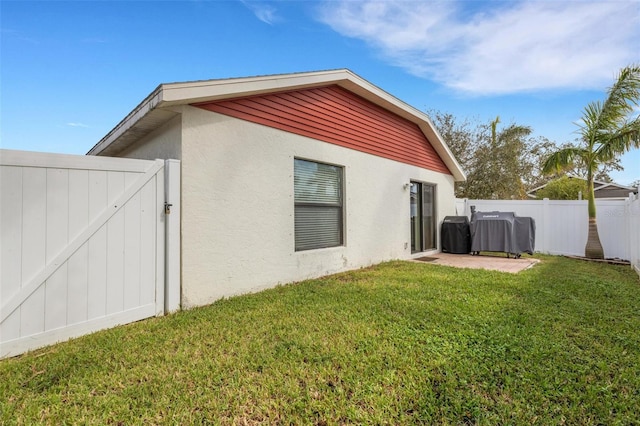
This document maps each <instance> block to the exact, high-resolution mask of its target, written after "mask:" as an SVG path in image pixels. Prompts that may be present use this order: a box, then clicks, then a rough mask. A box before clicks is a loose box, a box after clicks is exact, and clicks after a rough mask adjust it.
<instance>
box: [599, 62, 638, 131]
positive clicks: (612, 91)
mask: <svg viewBox="0 0 640 426" xmlns="http://www.w3.org/2000/svg"><path fill="white" fill-rule="evenodd" d="M639 101H640V66H637V65H634V66H628V67H625V68H623V69H622V70H621V71H620V73H619V74H618V77H617V79H616V81H615V83H614V84H613V86H611V87H610V88H609V90H608V92H607V99H606V100H605V101H604V103H603V104H602V108H601V109H600V111H599V114H598V116H597V120H596V121H595V122H594V123H593V124H594V128H596V129H600V130H605V131H606V130H609V131H611V130H613V129H615V128H616V127H617V125H619V123H620V122H621V121H624V120H625V119H626V118H627V117H628V116H629V115H630V114H631V113H632V112H633V107H634V106H638V102H639ZM593 118H595V117H593ZM596 136H597V135H596Z"/></svg>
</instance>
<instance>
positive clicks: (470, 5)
mask: <svg viewBox="0 0 640 426" xmlns="http://www.w3.org/2000/svg"><path fill="white" fill-rule="evenodd" d="M320 20H321V21H322V22H324V23H326V24H327V25H329V26H331V28H333V29H334V30H335V31H337V32H339V33H341V34H343V35H345V36H349V37H353V38H359V39H362V40H364V41H366V42H368V43H369V44H371V45H372V46H374V47H376V48H377V49H379V50H380V52H381V53H382V54H383V55H384V56H385V57H386V58H387V59H388V60H390V61H391V62H392V63H393V64H395V65H398V66H401V67H403V68H405V69H406V70H408V71H409V72H411V73H413V74H415V75H418V76H422V77H426V78H431V79H434V80H435V81H438V82H439V83H442V84H444V85H446V86H448V87H451V88H453V89H456V90H458V91H461V92H466V93H470V94H480V95H482V94H503V93H516V92H526V91H536V90H547V89H586V88H595V89H603V88H604V87H606V86H607V85H608V84H610V82H611V80H612V78H613V77H614V75H615V73H616V72H617V71H618V70H619V68H621V67H623V66H625V65H628V64H630V63H633V62H637V61H638V60H639V59H640V2H639V1H637V0H621V1H588V0H587V1H576V0H564V1H542V0H539V1H535V0H533V1H521V2H515V1H513V2H502V1H500V2H479V1H443V2H414V1H364V2H353V1H349V0H342V1H340V2H334V1H332V2H328V3H326V4H325V6H324V7H323V8H322V9H321V14H320Z"/></svg>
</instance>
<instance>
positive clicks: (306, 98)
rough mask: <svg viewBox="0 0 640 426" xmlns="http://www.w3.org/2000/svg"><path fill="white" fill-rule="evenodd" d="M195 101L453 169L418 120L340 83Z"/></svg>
mask: <svg viewBox="0 0 640 426" xmlns="http://www.w3.org/2000/svg"><path fill="white" fill-rule="evenodd" d="M194 106H197V107H199V108H203V109H206V110H209V111H214V112H218V113H221V114H225V115H229V116H232V117H236V118H239V119H242V120H247V121H250V122H253V123H258V124H262V125H265V126H269V127H272V128H276V129H280V130H284V131H287V132H291V133H295V134H298V135H302V136H307V137H310V138H313V139H317V140H321V141H324V142H328V143H332V144H335V145H339V146H343V147H346V148H350V149H354V150H357V151H361V152H366V153H368V154H372V155H376V156H379V157H384V158H388V159H391V160H396V161H400V162H403V163H407V164H412V165H415V166H418V167H423V168H426V169H429V170H434V171H437V172H441V173H447V174H451V172H450V171H449V169H448V168H447V166H446V165H445V164H444V162H443V161H442V159H441V158H440V156H439V155H438V153H437V152H436V151H435V150H434V149H433V146H432V145H431V143H430V142H429V140H428V139H427V137H426V136H425V135H424V133H422V131H421V130H420V128H419V127H418V125H416V124H415V123H413V122H411V121H408V120H406V119H404V118H402V117H400V116H398V115H396V114H393V113H391V112H389V111H387V110H385V109H384V108H381V107H380V106H378V105H375V104H373V103H372V102H370V101H368V100H366V99H364V98H362V97H360V96H358V95H356V94H354V93H352V92H350V91H348V90H346V89H344V88H342V87H340V86H338V85H331V86H325V87H315V88H310V89H301V90H295V91H287V92H278V93H272V94H267V95H258V96H252V97H245V98H235V99H229V100H223V101H214V102H205V103H199V104H195V105H194Z"/></svg>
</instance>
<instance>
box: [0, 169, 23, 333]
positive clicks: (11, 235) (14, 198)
mask: <svg viewBox="0 0 640 426" xmlns="http://www.w3.org/2000/svg"><path fill="white" fill-rule="evenodd" d="M22 185H23V183H22V168H21V167H11V166H8V167H2V168H0V223H1V224H2V238H0V301H1V300H4V298H5V297H9V296H10V295H12V294H14V293H16V292H18V291H19V290H20V285H21V283H22V220H23V212H22V205H23V203H22ZM0 312H1V311H0ZM0 336H2V338H6V339H16V338H18V337H20V308H18V309H17V310H16V311H15V312H13V314H12V315H11V316H10V317H8V318H7V319H6V320H5V321H3V322H2V323H1V324H0Z"/></svg>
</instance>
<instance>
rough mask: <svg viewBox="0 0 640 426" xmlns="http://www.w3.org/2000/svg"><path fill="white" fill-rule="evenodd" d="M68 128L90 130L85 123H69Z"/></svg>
mask: <svg viewBox="0 0 640 426" xmlns="http://www.w3.org/2000/svg"><path fill="white" fill-rule="evenodd" d="M67 126H69V127H84V128H87V129H88V128H89V126H87V125H86V124H83V123H67Z"/></svg>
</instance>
